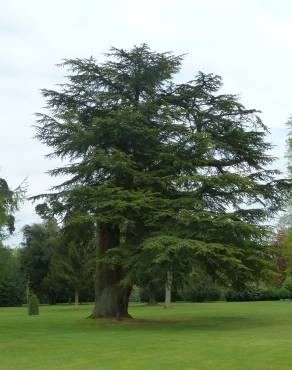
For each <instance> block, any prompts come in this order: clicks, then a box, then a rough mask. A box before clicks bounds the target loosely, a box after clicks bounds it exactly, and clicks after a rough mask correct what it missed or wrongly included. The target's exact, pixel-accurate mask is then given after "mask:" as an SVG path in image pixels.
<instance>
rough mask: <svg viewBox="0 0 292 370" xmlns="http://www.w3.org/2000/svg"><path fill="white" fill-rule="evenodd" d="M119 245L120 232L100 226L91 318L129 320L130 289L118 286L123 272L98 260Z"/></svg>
mask: <svg viewBox="0 0 292 370" xmlns="http://www.w3.org/2000/svg"><path fill="white" fill-rule="evenodd" d="M119 243H120V230H119V228H118V227H111V226H109V225H101V226H100V228H99V240H98V245H97V265H96V275H95V306H94V310H93V313H92V315H91V317H92V318H117V319H121V318H130V317H131V316H130V315H129V313H128V303H129V297H130V293H131V287H124V286H122V285H121V284H120V282H121V279H122V278H123V276H124V274H123V270H122V268H121V267H120V266H115V267H113V268H112V267H111V268H110V267H109V266H107V265H105V264H104V263H103V262H102V261H100V258H101V257H103V256H104V254H105V253H106V251H107V250H108V249H110V248H113V247H117V246H118V245H119Z"/></svg>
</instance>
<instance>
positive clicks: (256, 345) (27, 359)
mask: <svg viewBox="0 0 292 370" xmlns="http://www.w3.org/2000/svg"><path fill="white" fill-rule="evenodd" d="M90 310H91V307H90V306H86V305H84V306H82V307H81V309H80V310H78V311H74V310H73V309H72V307H71V306H55V307H47V306H44V307H41V310H40V316H31V317H29V316H27V314H26V308H24V307H23V308H0V369H1V370H2V369H3V370H31V369H35V370H63V369H66V370H67V369H76V370H77V369H78V370H95V369H98V370H99V369H100V370H117V369H127V370H152V369H153V370H158V369H159V370H164V369H166V370H168V369H173V370H187V369H189V370H191V369H192V370H211V369H212V370H239V369H240V370H291V369H292V302H256V303H199V304H190V303H189V304H188V303H186V304H176V305H174V307H173V308H172V309H171V310H164V309H163V308H162V307H161V306H157V307H147V306H144V305H143V306H142V305H140V306H132V307H131V313H132V315H133V316H134V317H135V318H136V319H137V320H136V321H133V322H106V321H103V322H97V321H93V320H90V319H86V318H85V317H86V316H87V315H88V314H89V313H90Z"/></svg>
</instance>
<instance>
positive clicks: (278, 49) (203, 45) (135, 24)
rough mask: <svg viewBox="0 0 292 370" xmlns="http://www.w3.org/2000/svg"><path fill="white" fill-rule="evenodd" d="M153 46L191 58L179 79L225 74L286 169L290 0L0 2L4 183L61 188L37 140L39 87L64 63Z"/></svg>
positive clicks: (32, 190)
mask: <svg viewBox="0 0 292 370" xmlns="http://www.w3.org/2000/svg"><path fill="white" fill-rule="evenodd" d="M144 42H145V43H148V44H149V46H150V47H151V48H152V49H155V50H157V51H173V52H174V53H175V54H182V53H187V55H186V57H185V61H184V63H183V66H182V71H181V73H180V75H179V79H181V80H190V79H191V78H192V77H193V76H194V74H195V73H196V72H197V71H198V70H202V71H204V72H213V73H216V74H219V75H221V76H222V77H223V79H224V82H225V85H224V91H225V92H230V93H236V94H239V95H240V97H241V101H242V103H243V104H245V105H246V106H247V107H249V108H257V109H259V110H261V111H262V112H263V113H262V118H263V120H264V122H265V124H266V125H267V126H268V127H269V128H270V130H271V136H270V138H269V140H270V141H271V142H272V143H273V144H275V149H274V153H275V155H276V156H277V157H278V158H279V160H278V161H277V163H276V166H277V167H278V168H281V169H283V170H285V166H286V161H285V159H284V152H285V136H286V130H285V122H286V121H287V118H288V117H289V115H290V114H291V113H292V99H291V96H292V91H291V81H292V79H291V73H292V2H291V1H289V0H278V1H274V0H273V1H270V0H262V1H261V0H155V1H154V0H144V1H143V0H140V1H137V0H95V1H94V0H82V1H81V0H62V1H61V0H59V1H56V0H47V1H45V0H43V1H40V0H35V1H34V0H25V1H19V0H18V1H13V0H0V81H1V83H0V107H1V109H0V116H1V121H0V122H1V123H0V124H1V130H0V177H4V178H5V179H6V180H7V181H8V183H9V185H10V186H11V187H12V188H13V187H16V186H17V185H19V184H20V183H21V182H22V181H23V179H25V178H27V183H28V195H32V194H38V193H41V192H44V191H47V190H48V188H49V187H50V186H52V185H53V184H54V183H56V181H57V180H56V179H51V178H50V177H49V176H48V175H47V174H46V173H45V171H47V170H48V169H50V168H53V167H55V166H56V165H57V162H56V161H53V160H48V159H46V158H44V155H45V154H46V153H48V152H49V149H48V148H46V147H45V146H43V145H41V144H40V143H39V142H37V141H36V140H35V139H33V135H34V129H33V127H32V125H33V124H35V117H34V113H35V112H38V111H40V110H41V109H42V106H43V105H44V101H43V99H42V98H41V96H40V92H39V90H40V89H41V88H44V87H46V88H51V87H53V88H54V87H55V85H56V83H58V82H60V81H61V80H62V76H63V74H64V71H62V70H60V69H58V68H57V67H56V64H57V63H59V62H60V61H61V60H62V59H64V58H70V57H88V56H91V55H94V56H95V57H96V58H97V59H98V60H102V59H103V55H102V54H103V53H104V52H106V51H107V50H108V48H109V47H110V46H116V47H122V48H131V47H132V46H133V45H134V44H141V43H144ZM16 218H17V232H16V234H15V236H14V237H13V238H11V239H10V240H9V241H8V242H9V243H10V245H13V246H17V243H19V241H20V240H21V232H20V229H21V227H22V226H23V225H24V224H28V223H32V222H37V221H39V219H38V217H37V216H36V214H35V212H34V206H33V205H32V204H30V203H29V202H26V203H25V204H24V205H23V206H22V209H21V211H20V212H18V213H17V215H16Z"/></svg>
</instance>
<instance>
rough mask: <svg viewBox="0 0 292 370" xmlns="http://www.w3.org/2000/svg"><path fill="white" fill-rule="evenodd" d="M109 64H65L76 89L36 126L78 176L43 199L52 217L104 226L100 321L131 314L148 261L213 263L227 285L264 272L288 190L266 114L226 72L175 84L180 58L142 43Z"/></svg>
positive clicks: (51, 100)
mask: <svg viewBox="0 0 292 370" xmlns="http://www.w3.org/2000/svg"><path fill="white" fill-rule="evenodd" d="M107 58H108V59H107V61H106V62H104V63H100V64H98V63H97V62H96V61H95V59H94V58H89V59H70V60H66V61H65V62H64V63H63V64H62V66H63V67H65V68H66V69H67V70H68V71H69V72H68V75H67V83H65V84H62V85H61V86H60V89H59V90H58V91H54V90H43V96H44V98H45V99H46V102H47V108H48V113H47V114H40V115H39V121H38V125H37V137H38V138H39V139H40V140H41V141H42V142H44V143H46V144H47V145H48V146H49V147H51V148H52V154H51V156H56V157H61V158H62V159H63V160H67V161H68V164H67V165H66V166H64V167H62V168H57V169H54V170H52V171H51V175H53V176H55V175H65V176H66V177H67V180H66V181H65V182H63V183H62V184H61V185H60V186H58V187H56V188H55V191H54V192H52V193H50V194H44V195H43V197H45V198H46V202H47V203H48V204H49V205H50V206H49V207H43V211H44V212H48V211H49V210H50V211H51V212H52V213H53V214H54V215H58V216H59V217H63V218H64V219H66V218H67V219H68V218H70V219H71V220H72V219H73V218H74V215H75V214H76V210H78V212H77V213H78V220H79V221H80V222H82V220H83V221H84V222H91V223H92V224H93V225H95V226H96V235H97V238H98V243H97V256H98V262H97V268H96V287H95V295H96V302H95V308H94V312H93V317H113V316H128V298H129V294H130V291H131V284H132V278H133V277H134V276H135V269H137V268H138V267H137V266H141V268H143V265H145V264H143V263H142V262H144V261H146V262H147V263H148V264H150V265H152V266H158V267H159V270H160V271H162V272H163V271H164V273H165V276H166V275H167V274H172V273H173V271H170V270H171V269H172V268H174V267H175V266H176V265H175V261H176V260H177V259H179V261H180V266H182V268H184V269H185V271H184V272H185V273H188V272H190V270H191V268H192V266H193V265H194V264H200V265H201V264H203V265H204V266H205V268H206V269H207V270H208V271H211V272H213V273H215V274H217V275H219V276H220V277H221V278H224V276H227V275H228V276H232V278H233V279H234V280H237V281H241V280H242V279H243V278H244V277H246V276H252V275H253V274H255V272H256V271H258V270H259V268H260V266H261V264H262V261H263V259H264V254H265V249H264V244H265V235H266V234H265V228H264V227H263V226H262V222H263V221H264V220H267V218H268V217H270V216H271V215H272V214H273V213H275V212H276V211H277V210H278V209H279V208H280V207H281V205H282V201H283V199H284V198H285V196H286V192H287V191H288V189H289V184H288V182H287V181H285V180H279V179H276V174H277V171H274V170H271V169H267V167H269V165H270V164H271V162H272V161H273V158H272V157H271V156H270V155H269V154H268V152H269V150H270V148H271V145H270V144H268V143H266V142H265V135H266V133H267V128H266V127H265V126H264V125H263V123H262V122H261V120H260V118H259V117H258V115H257V112H256V111H255V110H253V109H246V108H245V107H244V106H243V105H242V104H240V103H239V102H238V99H237V97H236V96H234V95H228V94H220V92H219V90H220V88H221V85H222V81H221V78H220V77H218V76H216V75H213V74H204V73H201V72H200V73H199V74H198V75H197V76H196V77H195V78H194V79H193V80H191V81H189V82H186V83H176V82H175V80H174V77H175V75H176V73H177V72H178V71H179V69H180V65H181V62H182V57H180V56H174V55H173V54H171V53H157V52H153V51H151V50H150V49H149V47H148V46H147V45H141V46H137V47H134V48H133V49H132V50H130V51H126V50H123V49H115V48H112V49H111V51H110V53H109V54H107ZM141 259H143V261H142V262H141ZM137 261H140V262H141V263H140V264H139V263H138V262H137ZM160 267H161V268H160ZM149 271H151V269H149ZM153 271H155V268H153ZM176 272H177V271H174V273H176Z"/></svg>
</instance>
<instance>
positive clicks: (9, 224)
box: [0, 178, 25, 243]
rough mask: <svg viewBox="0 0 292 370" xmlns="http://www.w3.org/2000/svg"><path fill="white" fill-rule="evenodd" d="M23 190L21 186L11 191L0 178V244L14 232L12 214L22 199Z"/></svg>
mask: <svg viewBox="0 0 292 370" xmlns="http://www.w3.org/2000/svg"><path fill="white" fill-rule="evenodd" d="M24 192H25V189H24V188H23V187H21V186H19V187H18V188H16V189H15V190H11V189H10V188H9V186H8V184H7V182H6V181H5V180H4V179H1V178H0V243H1V242H2V240H3V239H4V238H6V237H7V236H8V235H10V234H12V233H13V231H14V215H13V214H14V212H15V211H16V210H17V209H18V205H19V203H20V201H21V200H22V199H23V196H24Z"/></svg>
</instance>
